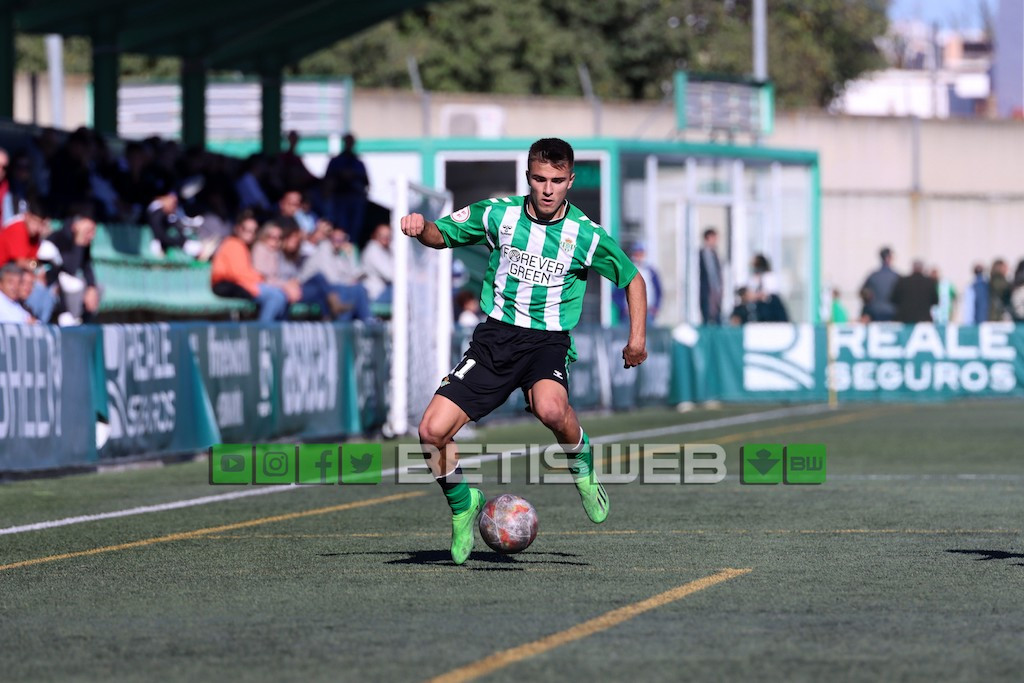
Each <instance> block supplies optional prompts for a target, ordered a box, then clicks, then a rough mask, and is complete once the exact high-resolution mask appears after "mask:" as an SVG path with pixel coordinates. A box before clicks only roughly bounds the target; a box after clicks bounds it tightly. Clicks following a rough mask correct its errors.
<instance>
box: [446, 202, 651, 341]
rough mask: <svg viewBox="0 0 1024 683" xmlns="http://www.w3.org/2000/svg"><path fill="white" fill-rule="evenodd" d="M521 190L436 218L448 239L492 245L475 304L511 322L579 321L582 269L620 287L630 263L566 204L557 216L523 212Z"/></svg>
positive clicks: (569, 324) (564, 324) (567, 324)
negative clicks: (562, 213)
mask: <svg viewBox="0 0 1024 683" xmlns="http://www.w3.org/2000/svg"><path fill="white" fill-rule="evenodd" d="M526 201H527V198H526V197H504V198H500V199H485V200H484V201H481V202H477V203H476V204H471V205H469V206H467V207H465V208H463V209H460V210H458V211H456V212H454V213H453V214H451V215H449V216H445V217H444V218H441V219H440V220H438V221H437V228H438V230H440V232H441V236H442V237H443V238H444V242H445V244H446V245H447V246H449V247H460V246H464V245H468V244H484V243H486V244H487V247H488V248H489V249H490V250H491V256H490V259H489V260H488V262H487V273H486V274H485V275H484V284H483V291H482V292H481V294H480V308H481V310H482V311H483V312H484V313H486V314H487V315H488V316H490V317H492V318H495V319H497V320H500V321H502V322H505V323H509V324H510V325H516V326H518V327H527V328H531V329H538V330H551V331H563V330H571V329H572V328H574V327H575V326H576V324H577V323H578V322H579V321H580V313H581V312H582V311H583V294H584V292H585V291H586V288H587V283H586V278H587V271H588V270H589V269H591V268H593V269H594V270H595V271H597V272H598V273H599V274H601V275H603V276H604V277H606V278H608V279H609V280H611V281H612V282H613V283H615V286H616V287H625V286H626V285H627V284H629V282H630V281H631V280H632V279H633V277H634V276H635V275H636V266H634V265H633V263H632V262H631V261H630V260H629V257H628V256H626V254H625V253H624V252H623V251H622V249H621V248H620V247H619V245H618V244H617V243H616V242H615V240H613V239H612V238H611V237H610V236H609V235H608V233H607V232H605V230H604V228H602V227H601V226H600V225H598V224H596V223H594V222H592V221H591V220H590V219H589V218H587V217H586V216H585V215H584V214H583V212H582V211H580V210H579V209H578V208H577V207H575V206H573V205H572V204H567V206H566V211H565V216H564V217H563V218H562V219H561V220H557V221H551V222H548V223H546V222H543V221H538V220H536V219H533V218H531V217H530V216H529V215H528V214H527V212H526V208H525V207H526Z"/></svg>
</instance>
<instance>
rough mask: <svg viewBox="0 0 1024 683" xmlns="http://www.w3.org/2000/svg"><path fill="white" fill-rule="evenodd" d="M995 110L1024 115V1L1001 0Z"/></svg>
mask: <svg viewBox="0 0 1024 683" xmlns="http://www.w3.org/2000/svg"><path fill="white" fill-rule="evenodd" d="M995 86H996V87H995V90H996V110H997V112H998V114H999V116H1002V117H1006V118H1016V119H1019V118H1024V0H1000V2H999V19H998V21H997V22H996V67H995Z"/></svg>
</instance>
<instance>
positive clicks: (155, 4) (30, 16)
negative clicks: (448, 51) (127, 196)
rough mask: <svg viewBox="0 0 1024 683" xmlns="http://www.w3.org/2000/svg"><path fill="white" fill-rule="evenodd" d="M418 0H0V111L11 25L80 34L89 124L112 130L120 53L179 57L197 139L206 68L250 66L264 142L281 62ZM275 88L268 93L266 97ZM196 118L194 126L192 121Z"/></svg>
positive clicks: (190, 133)
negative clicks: (87, 56) (86, 53)
mask: <svg viewBox="0 0 1024 683" xmlns="http://www.w3.org/2000/svg"><path fill="white" fill-rule="evenodd" d="M425 4H427V2H425V1H424V0H373V2H341V1H338V0H288V2H281V1H280V0H89V1H87V2H86V1H83V0H0V117H7V118H10V117H11V116H12V114H13V90H14V67H15V57H14V37H15V35H16V34H17V33H57V34H61V35H63V36H88V37H90V38H91V39H92V44H93V83H94V107H95V117H94V121H95V122H96V127H97V129H98V130H100V131H101V132H103V133H106V134H116V127H117V80H118V60H117V57H118V55H119V54H121V53H124V52H127V53H141V54H148V55H168V56H176V57H181V58H182V59H183V62H182V90H183V105H184V108H185V109H186V110H188V111H185V112H184V113H183V118H184V120H183V135H184V138H185V142H186V143H188V144H192V143H196V142H199V143H201V142H203V140H204V139H205V138H204V132H203V131H202V127H203V116H202V105H203V102H202V100H203V94H202V93H203V92H204V88H205V82H206V72H207V71H208V70H210V69H224V70H238V71H242V72H246V73H255V74H259V75H260V77H261V80H262V82H263V85H264V90H265V91H267V92H265V94H264V128H265V129H266V128H267V127H268V125H269V127H271V128H273V124H274V119H275V116H276V122H277V128H276V130H274V131H271V132H270V133H269V134H268V131H266V130H265V131H264V147H265V148H266V147H267V144H268V142H273V141H274V140H276V138H277V136H278V135H279V132H280V86H281V71H282V69H283V68H284V67H286V66H288V65H290V64H294V63H295V62H297V61H299V60H300V59H302V58H303V57H305V56H307V55H309V54H311V53H313V52H316V51H317V50H320V49H322V48H324V47H327V46H329V45H331V44H332V43H334V42H336V41H338V40H341V39H342V38H345V37H347V36H350V35H353V34H355V33H358V32H359V31H362V30H363V29H365V28H368V27H370V26H373V25H374V24H377V23H379V22H381V21H383V20H385V19H387V18H389V17H391V16H393V15H395V14H399V13H401V12H403V11H405V10H408V9H411V8H414V7H417V6H421V5H425ZM275 97H276V101H275ZM197 126H198V128H199V130H197Z"/></svg>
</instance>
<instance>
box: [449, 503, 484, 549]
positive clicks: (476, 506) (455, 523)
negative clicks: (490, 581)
mask: <svg viewBox="0 0 1024 683" xmlns="http://www.w3.org/2000/svg"><path fill="white" fill-rule="evenodd" d="M469 494H470V495H471V496H473V504H472V506H470V508H469V509H468V510H466V511H465V512H460V513H458V514H454V515H452V561H453V562H454V563H455V564H462V563H463V562H465V561H466V559H468V558H469V554H470V553H471V552H473V542H474V541H475V539H476V537H475V536H474V535H473V533H474V529H475V528H476V524H477V522H476V518H477V516H479V514H480V513H481V512H482V511H483V509H484V503H486V502H487V497H486V496H484V492H483V491H481V490H480V489H470V490H469Z"/></svg>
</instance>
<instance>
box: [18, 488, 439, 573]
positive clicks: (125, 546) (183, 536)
mask: <svg viewBox="0 0 1024 683" xmlns="http://www.w3.org/2000/svg"><path fill="white" fill-rule="evenodd" d="M422 495H425V492H424V491H415V492H412V493H396V494H394V495H391V496H383V497H381V498H371V499H369V500H359V501H355V502H353V503H343V504H341V505H331V506H329V507H323V508H316V509H313V510H303V511H302V512H289V513H287V514H283V515H274V516H273V517H260V518H258V519H250V520H246V521H244V522H235V523H234V524H224V525H221V526H212V527H207V528H205V529H195V530H193V531H182V532H179V533H176V534H167V535H166V536H157V537H155V538H146V539H143V540H141V541H131V542H130V543H119V544H118V545H106V546H103V547H102V548H91V549H90V550H77V551H75V552H73V553H62V554H60V555H49V556H47V557H37V558H35V559H32V560H22V561H21V562H12V563H10V564H0V571H4V570H5V569H17V568H19V567H30V566H32V565H34V564H43V563H46V562H56V561H57V560H70V559H73V558H76V557H88V556H90V555H99V554H101V553H112V552H115V551H117V550H129V549H131V548H141V547H143V546H147V545H153V544H154V543H169V542H170V541H184V540H187V539H190V538H199V537H201V536H209V535H210V534H219V533H223V532H225V531H234V530H235V529H245V528H247V527H252V526H259V525H261V524H272V523H274V522H287V521H289V520H292V519H301V518H303V517H312V516H314V515H326V514H329V513H331V512H341V511H342V510H354V509H355V508H361V507H367V506H370V505H380V504H381V503H390V502H393V501H396V500H405V499H407V498H415V497H417V496H422Z"/></svg>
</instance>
